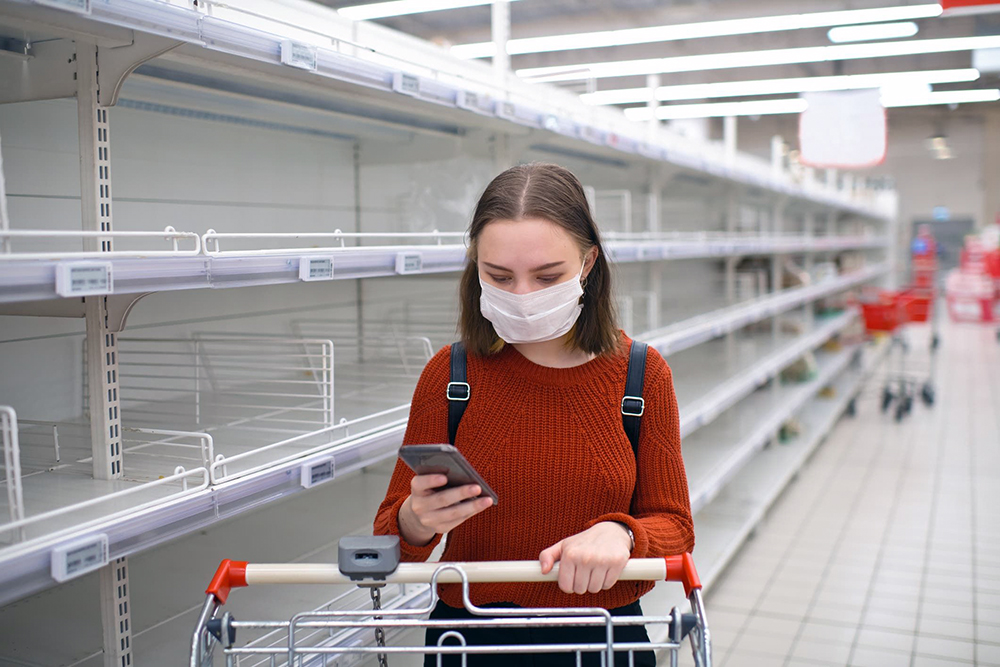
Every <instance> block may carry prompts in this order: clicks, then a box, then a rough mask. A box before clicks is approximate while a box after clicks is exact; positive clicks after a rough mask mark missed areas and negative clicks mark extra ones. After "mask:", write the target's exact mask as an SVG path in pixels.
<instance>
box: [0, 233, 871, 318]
mask: <svg viewBox="0 0 1000 667" xmlns="http://www.w3.org/2000/svg"><path fill="white" fill-rule="evenodd" d="M0 236H2V233H0ZM331 236H332V235H331ZM426 236H430V235H426ZM882 247H886V240H885V239H884V238H881V237H877V238H871V237H864V236H861V237H829V238H822V237H820V238H814V239H810V238H807V237H776V238H769V237H745V236H744V237H738V236H734V237H727V236H726V235H720V236H718V237H715V238H709V237H708V236H706V235H705V234H700V233H691V234H682V233H679V234H676V235H673V236H672V237H671V238H669V239H667V238H662V239H655V238H654V239H650V240H647V239H645V238H644V237H643V236H642V235H638V234H637V235H633V237H632V238H631V239H629V240H625V239H621V238H619V239H616V240H609V241H608V243H607V250H608V254H609V255H610V259H611V260H612V261H614V262H616V263H634V262H654V261H663V260H680V259H709V258H714V257H730V256H744V255H754V254H762V255H766V254H780V253H794V252H810V251H811V252H837V251H842V250H852V249H853V250H864V249H871V248H882ZM413 253H417V254H419V255H420V257H421V267H420V269H419V270H418V271H415V272H413V273H411V274H407V275H413V274H439V273H453V272H457V271H461V270H462V269H463V268H464V266H465V260H466V249H465V246H464V245H461V244H454V243H452V244H449V245H430V244H417V245H394V246H369V247H353V248H352V247H347V248H342V247H340V246H334V245H331V246H329V247H319V248H300V249H298V250H293V249H287V248H286V249H270V250H253V251H249V250H248V251H246V252H245V253H241V252H240V251H224V255H221V256H220V255H192V254H190V253H187V254H184V253H180V254H178V255H175V256H170V257H162V256H148V257H121V256H117V255H116V256H114V257H109V258H108V259H107V260H106V261H107V262H108V263H110V264H111V267H112V273H113V276H114V293H115V294H136V293H146V292H163V291H175V290H186V289H207V288H213V289H218V288H226V287H246V286H254V285H277V284H287V283H297V282H300V281H301V279H300V277H299V266H300V263H301V261H302V259H303V258H304V257H312V256H318V255H322V256H330V257H332V258H333V262H334V268H333V278H334V279H335V280H345V279H355V278H374V277H383V276H395V275H398V274H397V271H396V261H397V258H398V257H399V256H400V255H401V254H413ZM95 254H97V253H89V254H88V255H87V256H88V258H90V259H93V258H92V257H90V256H91V255H95ZM17 257H18V255H17V254H13V253H12V254H9V255H6V256H5V255H0V303H15V302H19V301H39V300H44V299H56V298H60V296H59V294H57V292H56V275H57V272H58V270H59V267H60V266H65V265H67V264H70V263H73V262H75V261H77V259H76V257H75V256H74V254H73V253H64V255H63V256H61V257H50V258H47V259H34V260H29V261H22V260H20V259H17Z"/></svg>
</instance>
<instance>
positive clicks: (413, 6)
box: [337, 0, 517, 21]
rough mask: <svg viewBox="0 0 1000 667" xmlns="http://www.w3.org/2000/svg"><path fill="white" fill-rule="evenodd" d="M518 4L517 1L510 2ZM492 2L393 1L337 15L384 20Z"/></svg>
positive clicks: (355, 8)
mask: <svg viewBox="0 0 1000 667" xmlns="http://www.w3.org/2000/svg"><path fill="white" fill-rule="evenodd" d="M508 1H509V2H516V1H517V0H508ZM492 4H493V2H492V0H393V1H392V2H373V3H372V4H370V5H353V6H351V7H341V8H340V9H338V10H337V13H338V14H340V15H341V16H343V17H345V18H349V19H352V20H354V21H367V20H370V19H384V18H388V17H390V16H405V15H407V14H423V13H425V12H438V11H441V10H443V9H458V8H460V7H479V6H480V5H492Z"/></svg>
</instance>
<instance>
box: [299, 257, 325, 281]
mask: <svg viewBox="0 0 1000 667" xmlns="http://www.w3.org/2000/svg"><path fill="white" fill-rule="evenodd" d="M299 280H302V281H304V282H312V281H315V280H333V257H331V256H329V255H327V256H321V257H302V258H301V259H299Z"/></svg>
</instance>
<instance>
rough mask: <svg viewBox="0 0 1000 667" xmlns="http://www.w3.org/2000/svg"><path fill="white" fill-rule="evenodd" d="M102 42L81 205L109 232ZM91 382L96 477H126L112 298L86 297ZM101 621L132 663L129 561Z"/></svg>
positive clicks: (82, 96) (114, 647) (110, 649)
mask: <svg viewBox="0 0 1000 667" xmlns="http://www.w3.org/2000/svg"><path fill="white" fill-rule="evenodd" d="M97 72H98V70H97V47H95V46H89V45H85V44H80V43H77V78H76V80H77V94H76V104H77V114H78V119H79V142H80V194H81V197H80V210H81V215H82V219H81V222H82V225H83V229H84V230H92V231H101V232H110V231H112V227H111V148H110V138H109V131H110V126H109V124H108V110H107V108H106V107H102V106H101V105H100V87H99V82H98V76H97ZM84 247H85V248H86V249H87V250H90V251H97V250H99V251H102V252H111V251H112V250H113V247H112V241H111V239H110V238H95V239H89V240H85V241H84ZM86 325H87V342H86V346H87V347H86V351H87V381H88V389H89V401H90V433H91V449H92V451H93V470H94V478H95V479H120V478H121V477H122V437H121V413H120V412H119V396H118V390H119V384H118V334H117V333H115V332H114V331H112V330H111V327H110V326H109V323H108V308H107V297H104V296H91V297H87V298H86ZM100 591H101V593H100V595H101V600H100V602H101V622H102V624H103V626H104V665H105V667H130V666H131V664H132V628H131V611H130V609H129V597H128V563H127V562H126V559H124V558H120V559H117V560H116V561H115V562H114V563H111V564H110V565H107V566H105V567H104V568H102V569H101V588H100Z"/></svg>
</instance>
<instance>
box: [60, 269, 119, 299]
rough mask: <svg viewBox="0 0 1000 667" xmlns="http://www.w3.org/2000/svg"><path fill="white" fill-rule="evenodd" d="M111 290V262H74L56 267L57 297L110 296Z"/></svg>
mask: <svg viewBox="0 0 1000 667" xmlns="http://www.w3.org/2000/svg"><path fill="white" fill-rule="evenodd" d="M113 288H114V282H113V281H112V276H111V262H75V263H73V264H60V265H59V266H57V267H56V294H58V295H59V296H93V295H95V294H111V292H112V290H113Z"/></svg>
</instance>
